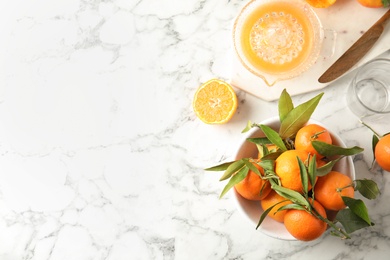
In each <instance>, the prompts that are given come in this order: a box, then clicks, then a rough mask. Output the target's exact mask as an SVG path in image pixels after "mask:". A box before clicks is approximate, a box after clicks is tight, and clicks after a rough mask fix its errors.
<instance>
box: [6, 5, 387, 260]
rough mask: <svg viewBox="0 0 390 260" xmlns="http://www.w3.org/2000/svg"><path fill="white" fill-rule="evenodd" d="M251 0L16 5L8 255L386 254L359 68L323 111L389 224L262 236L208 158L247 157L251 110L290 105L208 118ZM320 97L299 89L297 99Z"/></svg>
mask: <svg viewBox="0 0 390 260" xmlns="http://www.w3.org/2000/svg"><path fill="white" fill-rule="evenodd" d="M245 3H246V1H242V0H209V1H204V0H202V1H198V0H127V1H125V0H105V1H103V0H33V1H27V0H13V1H1V3H0V35H1V37H0V38H1V40H0V62H1V63H0V259H1V260H20V259H23V260H42V259H49V260H70V259H72V260H87V259H94V260H95V259H96V260H102V259H107V260H118V259H237V260H238V259H312V258H313V257H314V258H315V259H318V260H320V259H378V260H380V259H386V257H387V256H388V254H389V253H390V220H389V215H390V207H389V206H388V201H389V198H390V192H389V191H388V188H387V186H389V185H390V183H389V182H390V175H389V173H387V172H383V171H381V170H380V169H379V168H377V167H375V168H374V169H372V170H371V171H370V170H369V168H370V166H371V161H372V153H370V149H371V148H370V142H371V141H370V140H371V139H370V138H371V133H370V132H369V131H368V130H367V129H366V128H364V127H363V126H362V125H361V124H360V123H359V122H358V120H357V119H356V118H354V117H353V114H352V113H351V112H350V111H349V110H348V109H347V108H346V105H345V91H346V87H347V83H348V80H349V78H348V77H345V78H343V80H341V81H339V82H337V84H334V85H332V86H329V87H328V88H326V90H325V95H324V98H323V100H322V101H321V105H320V106H319V109H318V111H317V112H316V113H315V115H313V117H314V118H315V119H317V120H320V121H322V122H323V123H325V124H328V125H329V126H330V127H331V128H332V130H334V131H335V132H337V133H338V134H340V136H341V137H342V138H343V139H344V140H345V142H346V143H347V145H360V146H362V147H364V148H365V152H364V153H363V154H361V155H359V156H356V157H355V158H354V160H355V167H356V171H357V176H358V177H360V178H373V179H374V180H376V181H377V182H378V183H379V185H380V190H381V192H382V193H381V196H380V198H379V199H378V200H376V201H372V202H368V203H367V205H368V207H369V208H370V211H371V212H372V219H373V221H374V222H375V223H376V225H375V226H374V227H373V228H371V229H368V230H364V231H361V232H358V233H357V234H356V235H355V236H354V238H353V239H352V240H347V241H340V240H338V239H337V238H334V237H332V236H331V235H329V234H326V235H325V236H323V237H322V238H321V239H319V240H316V241H314V242H311V243H301V242H291V241H290V242H287V241H280V240H276V239H273V238H270V237H267V236H266V235H264V234H262V233H260V232H259V231H256V230H255V227H254V226H253V225H252V224H251V223H249V222H247V221H245V219H244V218H243V217H242V216H241V215H240V214H239V213H238V212H237V210H236V208H235V205H234V204H233V203H232V200H231V199H230V198H229V196H227V197H226V198H223V199H219V198H218V197H219V193H220V191H221V190H222V188H223V185H224V183H221V182H219V181H218V180H219V177H220V176H219V175H218V174H217V173H207V172H205V171H204V170H203V169H204V168H206V167H208V166H211V165H214V164H216V163H219V162H223V161H227V160H229V159H232V157H233V156H234V153H235V150H234V149H235V147H236V145H237V144H238V143H239V142H241V138H242V137H241V136H240V132H241V130H242V128H243V127H244V126H245V124H246V122H247V120H252V121H257V122H260V121H261V120H264V119H266V118H268V117H271V116H275V115H277V104H276V102H265V101H263V100H261V99H258V98H255V97H253V96H251V95H249V94H247V93H245V92H243V91H239V90H237V95H238V98H239V107H238V111H237V114H236V115H235V116H234V118H233V119H232V121H231V122H229V123H228V124H226V125H220V126H210V125H205V124H203V123H202V122H200V121H199V120H198V119H197V118H196V117H195V115H194V113H193V111H192V107H191V102H192V97H193V94H194V93H195V90H196V88H197V86H199V84H201V83H202V82H205V81H206V80H208V79H210V78H214V77H217V78H221V79H228V78H229V75H230V69H231V68H230V58H229V55H228V53H230V49H231V42H230V38H231V26H232V21H233V19H234V17H235V15H236V14H237V12H238V10H239V8H240V7H242V6H243V5H244V4H245ZM315 94H317V92H314V93H308V94H305V95H300V96H296V97H294V102H297V103H299V102H301V101H302V100H307V99H308V98H309V97H312V96H313V95H315Z"/></svg>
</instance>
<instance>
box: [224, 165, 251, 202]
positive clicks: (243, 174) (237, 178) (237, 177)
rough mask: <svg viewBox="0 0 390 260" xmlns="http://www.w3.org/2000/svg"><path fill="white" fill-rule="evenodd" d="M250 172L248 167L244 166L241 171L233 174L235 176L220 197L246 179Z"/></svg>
mask: <svg viewBox="0 0 390 260" xmlns="http://www.w3.org/2000/svg"><path fill="white" fill-rule="evenodd" d="M248 172H249V168H248V167H243V168H242V169H241V170H240V171H239V172H237V173H236V174H234V175H233V177H231V178H230V180H229V182H228V184H226V186H225V187H224V188H223V190H222V193H221V195H220V196H219V198H222V197H223V196H224V195H225V194H226V193H227V192H228V191H229V190H230V189H231V188H232V187H234V185H236V184H237V183H239V182H240V181H242V180H243V179H245V177H246V176H247V174H248Z"/></svg>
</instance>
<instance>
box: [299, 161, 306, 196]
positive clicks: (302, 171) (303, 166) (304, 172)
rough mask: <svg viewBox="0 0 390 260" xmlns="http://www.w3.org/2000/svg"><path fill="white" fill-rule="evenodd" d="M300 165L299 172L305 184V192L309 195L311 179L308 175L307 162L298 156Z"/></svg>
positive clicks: (303, 184)
mask: <svg viewBox="0 0 390 260" xmlns="http://www.w3.org/2000/svg"><path fill="white" fill-rule="evenodd" d="M297 160H298V165H299V173H300V175H301V181H302V186H303V193H304V194H305V195H307V192H308V189H309V180H308V176H307V170H306V166H305V164H304V163H303V162H302V160H301V158H299V156H297Z"/></svg>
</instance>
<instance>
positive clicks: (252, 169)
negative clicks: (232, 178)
mask: <svg viewBox="0 0 390 260" xmlns="http://www.w3.org/2000/svg"><path fill="white" fill-rule="evenodd" d="M244 163H245V165H246V167H248V169H249V170H251V171H252V172H254V173H256V174H257V175H259V176H260V177H262V175H261V173H260V171H259V169H257V168H256V166H254V165H253V163H251V162H249V160H244Z"/></svg>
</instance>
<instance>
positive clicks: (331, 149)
mask: <svg viewBox="0 0 390 260" xmlns="http://www.w3.org/2000/svg"><path fill="white" fill-rule="evenodd" d="M311 144H312V145H313V147H314V149H316V151H317V152H318V153H320V154H322V155H324V156H327V157H330V156H335V155H345V156H349V155H355V154H358V153H361V152H363V151H364V149H363V148H361V147H358V146H354V147H351V148H344V147H340V146H337V145H333V144H327V143H325V142H321V141H312V142H311Z"/></svg>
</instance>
